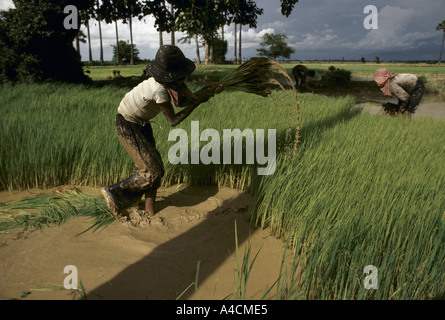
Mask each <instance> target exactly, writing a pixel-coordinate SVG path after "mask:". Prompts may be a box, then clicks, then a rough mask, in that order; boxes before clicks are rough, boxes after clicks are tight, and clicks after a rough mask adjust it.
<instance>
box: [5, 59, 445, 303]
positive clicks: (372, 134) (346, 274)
mask: <svg viewBox="0 0 445 320" xmlns="http://www.w3.org/2000/svg"><path fill="white" fill-rule="evenodd" d="M365 66H366V68H365V67H363V66H362V65H358V66H357V70H355V71H354V72H357V73H358V74H367V75H369V72H371V68H370V69H369V70H367V65H365ZM285 67H286V68H287V66H285ZM133 68H134V70H139V69H143V68H140V67H139V66H138V68H136V67H133ZM214 68H216V67H214ZM227 68H232V66H222V67H221V70H223V71H224V70H227ZM326 68H327V67H326ZM398 68H399V69H397V70H395V69H396V68H395V67H394V68H392V70H395V71H397V72H401V71H399V70H402V69H403V68H405V66H398ZM437 68H438V67H436V66H428V67H427V66H424V67H423V69H422V72H424V73H425V74H426V75H432V76H437V77H440V76H442V75H443V73H440V72H438V69H437ZM89 69H90V70H91V74H90V76H92V77H93V78H96V79H101V78H102V79H103V77H104V74H107V73H108V71H106V72H104V71H103V70H96V69H95V68H94V67H90V68H89ZM115 69H116V68H115ZM204 69H205V68H203V69H201V68H198V70H197V72H198V73H203V74H205V73H206V72H207V71H208V72H211V71H209V70H207V71H206V70H204ZM374 70H375V67H374V68H373V69H372V73H373V72H374ZM403 70H405V69H403ZM440 70H443V68H441V69H440ZM214 71H215V70H214ZM218 72H221V71H218ZM140 73H141V72H139V71H137V72H135V73H133V74H134V75H139V74H140ZM121 74H122V75H124V76H130V75H131V72H130V71H129V72H128V75H127V74H126V73H125V72H124V71H123V70H121ZM105 78H106V77H105ZM190 86H191V87H192V89H194V90H196V89H198V88H199V86H200V85H199V84H198V83H190ZM127 91H128V88H122V87H111V86H102V87H85V86H77V85H58V84H42V85H30V84H24V85H17V86H8V85H6V86H2V87H1V88H0V105H1V110H2V115H3V116H2V117H1V119H0V141H1V145H0V189H2V190H20V189H26V188H31V187H40V188H42V187H43V188H48V187H53V186H59V185H76V186H86V185H87V186H101V185H105V184H111V183H115V182H117V181H119V180H120V179H123V178H126V177H127V176H128V175H130V174H131V173H132V172H133V170H134V166H133V163H132V161H131V158H130V157H128V155H127V154H126V153H125V151H124V150H123V148H122V147H121V146H120V144H119V141H118V139H117V137H116V134H115V128H114V118H115V115H116V110H117V106H118V104H119V102H120V99H121V98H122V97H123V95H124V94H125V93H126V92H127ZM292 99H295V98H294V96H293V93H292V92H291V91H276V92H274V93H273V94H272V96H271V97H268V98H263V97H259V96H254V95H249V94H246V93H237V92H223V93H221V94H218V95H217V96H215V97H214V98H213V99H211V100H210V101H209V102H207V103H205V104H203V105H202V106H200V107H199V108H198V109H196V110H195V111H194V113H193V114H192V115H191V116H190V117H189V118H188V119H187V120H186V121H184V122H183V123H182V124H180V125H179V126H178V127H179V128H182V129H184V130H186V132H190V123H191V121H193V120H197V121H199V125H200V129H201V130H203V129H205V128H214V129H216V130H218V132H220V133H221V134H222V131H223V129H226V128H239V129H241V130H243V129H245V128H250V129H253V130H254V129H276V130H277V153H278V155H277V169H276V171H275V173H274V174H272V175H270V176H258V175H257V174H256V170H255V169H256V168H255V166H254V165H235V164H231V165H203V164H198V165H192V164H189V165H171V164H170V163H169V162H168V160H167V159H168V157H167V154H168V150H169V148H170V147H171V145H172V144H173V142H168V134H169V132H170V130H171V128H170V127H169V126H168V124H167V122H166V121H165V119H164V118H163V117H161V116H159V117H157V118H155V119H154V121H153V122H152V127H153V131H154V136H155V137H156V141H157V146H158V149H159V152H160V153H161V155H162V157H163V159H164V163H165V169H166V175H165V177H164V180H163V185H164V186H170V185H173V184H178V183H182V184H189V185H200V186H207V185H209V186H210V185H213V186H214V185H218V186H229V187H231V188H238V189H241V190H248V191H249V193H250V194H251V195H252V199H253V200H252V203H251V205H250V207H249V218H250V220H251V221H252V223H254V224H255V225H256V226H258V227H262V228H266V227H268V228H270V230H271V232H272V234H273V235H274V236H275V237H277V238H280V239H283V241H285V242H287V243H288V248H289V249H288V250H292V251H293V252H295V258H294V263H293V265H292V268H291V269H290V270H283V273H282V277H281V278H280V280H279V282H278V284H277V286H278V287H279V290H278V292H279V294H277V298H278V299H395V300H400V299H414V300H418V299H443V298H444V297H445V296H444V294H445V161H444V159H445V144H444V143H443V142H444V136H445V126H444V122H443V120H440V119H433V118H422V119H416V120H411V121H409V120H407V119H405V118H401V117H379V116H371V115H369V114H366V113H361V112H360V111H358V110H356V109H354V108H353V107H354V104H355V103H356V100H355V98H353V97H352V96H342V97H326V96H323V95H317V94H312V93H304V94H299V95H298V100H299V103H300V107H301V114H299V115H298V112H297V110H296V109H295V106H294V104H293V105H292V106H293V107H292V109H289V106H288V104H287V101H289V100H290V101H292ZM293 101H295V100H293ZM298 116H299V117H300V119H299V120H300V126H301V128H300V132H299V140H300V141H299V143H298V145H297V149H296V151H295V150H294V148H293V146H294V142H295V141H294V139H295V135H296V133H297V131H296V130H297V118H298ZM289 146H292V147H289ZM0 206H1V204H0ZM0 209H1V207H0ZM368 265H373V266H376V267H377V269H378V289H377V290H367V289H366V288H365V287H364V285H363V278H364V276H363V273H364V268H365V267H366V266H368Z"/></svg>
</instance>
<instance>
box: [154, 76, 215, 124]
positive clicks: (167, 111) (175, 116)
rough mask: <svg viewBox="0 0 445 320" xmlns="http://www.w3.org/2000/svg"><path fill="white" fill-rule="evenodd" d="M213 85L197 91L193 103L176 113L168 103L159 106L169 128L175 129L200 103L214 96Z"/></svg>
mask: <svg viewBox="0 0 445 320" xmlns="http://www.w3.org/2000/svg"><path fill="white" fill-rule="evenodd" d="M214 86H215V85H210V86H208V87H206V88H203V89H201V90H199V91H198V92H197V93H196V99H195V100H194V102H193V103H192V104H191V105H189V106H187V107H186V108H185V109H183V110H181V111H180V112H178V113H175V111H174V110H173V106H172V104H171V103H170V102H166V103H162V104H159V106H160V108H161V111H162V113H163V114H164V116H165V118H166V119H167V122H168V124H169V125H170V126H172V127H175V126H177V125H178V124H180V123H181V122H182V121H183V120H184V119H185V118H187V117H188V116H189V115H190V113H192V111H193V110H195V109H196V108H197V107H198V106H199V105H200V104H201V103H204V102H206V101H208V100H209V99H210V98H211V97H213V96H214V95H215V90H212V88H213V87H214ZM218 91H219V88H218V89H216V92H218Z"/></svg>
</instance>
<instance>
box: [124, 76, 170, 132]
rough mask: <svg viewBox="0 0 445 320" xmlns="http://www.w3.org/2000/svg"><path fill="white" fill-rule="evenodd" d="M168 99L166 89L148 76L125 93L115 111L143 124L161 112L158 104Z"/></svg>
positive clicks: (129, 119)
mask: <svg viewBox="0 0 445 320" xmlns="http://www.w3.org/2000/svg"><path fill="white" fill-rule="evenodd" d="M169 101H170V95H169V93H168V91H167V89H165V87H164V86H163V85H162V84H160V83H159V82H157V81H156V80H155V79H154V78H149V79H148V80H145V81H143V82H141V83H140V84H138V85H137V86H136V87H134V88H133V89H132V90H131V91H130V92H128V93H127V94H126V95H125V97H124V98H123V99H122V101H121V103H120V105H119V108H118V109H117V112H118V113H120V114H121V115H123V116H124V118H125V119H127V120H128V121H131V122H135V123H139V124H145V123H147V122H148V121H149V120H150V119H153V118H154V117H156V116H157V115H158V113H159V112H161V109H160V108H159V106H158V104H161V103H165V102H169Z"/></svg>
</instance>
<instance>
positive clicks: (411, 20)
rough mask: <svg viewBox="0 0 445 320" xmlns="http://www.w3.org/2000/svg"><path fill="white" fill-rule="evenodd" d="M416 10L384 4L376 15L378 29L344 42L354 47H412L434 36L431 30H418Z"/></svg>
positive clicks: (400, 48) (418, 18)
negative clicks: (351, 41) (352, 40)
mask: <svg viewBox="0 0 445 320" xmlns="http://www.w3.org/2000/svg"><path fill="white" fill-rule="evenodd" d="M420 18H421V17H419V13H418V11H416V10H414V9H412V8H408V9H402V8H399V7H392V6H385V7H384V8H382V9H381V11H380V12H379V15H378V29H372V30H370V31H369V32H368V33H367V34H366V35H365V37H364V38H362V39H361V40H360V41H358V42H357V43H350V42H349V43H344V44H343V46H344V47H346V48H354V49H365V50H366V49H398V50H404V49H414V48H418V47H419V46H420V45H421V44H422V43H424V41H425V40H426V39H431V37H434V33H432V32H431V31H419V29H418V26H417V24H418V22H419V20H420Z"/></svg>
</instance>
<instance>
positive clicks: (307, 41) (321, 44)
mask: <svg viewBox="0 0 445 320" xmlns="http://www.w3.org/2000/svg"><path fill="white" fill-rule="evenodd" d="M337 39H338V36H337V35H336V34H335V33H334V30H332V29H330V28H329V29H326V30H323V31H317V30H315V31H314V32H311V33H306V34H304V35H303V40H301V41H296V42H293V43H291V46H292V47H294V48H296V49H298V50H313V49H326V48H329V47H333V46H336V45H338V42H337V41H336V40H337Z"/></svg>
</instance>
